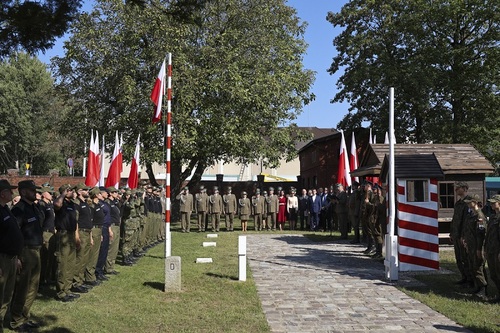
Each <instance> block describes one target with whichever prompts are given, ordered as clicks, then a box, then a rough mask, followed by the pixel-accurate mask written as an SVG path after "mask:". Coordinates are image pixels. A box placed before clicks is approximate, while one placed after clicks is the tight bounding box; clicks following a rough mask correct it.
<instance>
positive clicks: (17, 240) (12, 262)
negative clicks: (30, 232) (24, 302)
mask: <svg viewBox="0 0 500 333" xmlns="http://www.w3.org/2000/svg"><path fill="white" fill-rule="evenodd" d="M16 188H17V186H11V185H10V183H9V182H8V181H7V180H6V179H1V180H0V274H1V277H0V332H3V321H4V318H5V314H6V312H7V308H8V307H9V304H10V301H11V299H12V294H13V292H14V286H15V283H16V276H17V274H16V272H17V271H18V269H20V268H21V261H20V259H19V258H21V254H22V252H23V242H24V240H23V234H22V233H21V230H20V229H19V225H18V224H17V220H16V217H15V216H14V215H13V214H12V212H11V211H10V209H9V206H8V205H7V204H8V203H9V202H10V201H11V200H12V196H13V192H12V190H13V189H16ZM20 326H22V324H21V325H20ZM25 326H28V325H27V324H26V325H25ZM21 328H23V327H21Z"/></svg>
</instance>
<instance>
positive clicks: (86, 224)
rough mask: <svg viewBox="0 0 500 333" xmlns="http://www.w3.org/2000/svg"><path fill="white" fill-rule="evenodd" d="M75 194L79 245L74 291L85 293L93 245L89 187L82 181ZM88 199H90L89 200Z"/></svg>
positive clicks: (76, 187)
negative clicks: (86, 269)
mask: <svg viewBox="0 0 500 333" xmlns="http://www.w3.org/2000/svg"><path fill="white" fill-rule="evenodd" d="M75 190H76V194H77V195H78V197H77V199H76V200H75V203H76V209H77V210H78V228H77V233H78V236H77V238H78V239H79V240H80V246H78V247H77V248H76V260H75V275H74V277H73V288H72V289H71V290H72V291H74V292H79V293H85V292H87V288H85V287H84V285H83V282H84V280H85V267H87V265H88V263H89V260H90V251H91V248H92V245H93V240H92V220H93V216H92V208H90V205H89V202H87V200H89V192H88V190H89V187H88V186H86V185H85V184H83V183H79V184H78V185H76V186H75ZM89 201H90V200H89Z"/></svg>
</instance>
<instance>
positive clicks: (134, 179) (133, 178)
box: [127, 134, 141, 189]
mask: <svg viewBox="0 0 500 333" xmlns="http://www.w3.org/2000/svg"><path fill="white" fill-rule="evenodd" d="M140 140H141V135H140V134H139V136H138V137H137V144H136V145H135V152H134V158H133V159H132V165H131V166H130V175H129V176H128V182H127V186H128V187H129V188H130V189H135V188H137V185H138V184H139V166H140V165H141V162H140V160H139V150H140V148H141V141H140Z"/></svg>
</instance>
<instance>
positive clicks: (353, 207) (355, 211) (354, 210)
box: [348, 182, 361, 244]
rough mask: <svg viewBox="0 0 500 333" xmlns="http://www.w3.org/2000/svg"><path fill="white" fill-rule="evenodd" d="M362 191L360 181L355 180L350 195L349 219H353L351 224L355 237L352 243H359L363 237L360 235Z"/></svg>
mask: <svg viewBox="0 0 500 333" xmlns="http://www.w3.org/2000/svg"><path fill="white" fill-rule="evenodd" d="M360 193H361V191H360V190H359V183H358V182H354V183H353V184H352V191H351V194H350V195H349V203H348V205H349V219H350V220H351V226H352V228H353V229H354V239H353V240H352V241H351V244H358V243H359V242H360V241H361V239H360V237H359V236H360V235H359V210H360V205H361V203H360V200H359V196H360Z"/></svg>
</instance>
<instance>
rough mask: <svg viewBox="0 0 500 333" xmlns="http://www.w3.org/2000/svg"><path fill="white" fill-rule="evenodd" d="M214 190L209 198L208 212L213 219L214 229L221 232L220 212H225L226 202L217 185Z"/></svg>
mask: <svg viewBox="0 0 500 333" xmlns="http://www.w3.org/2000/svg"><path fill="white" fill-rule="evenodd" d="M213 192H214V193H213V194H212V195H211V196H210V197H209V200H208V212H209V214H210V220H211V221H212V231H214V232H219V224H220V214H222V213H223V212H224V203H223V201H222V197H221V196H220V195H219V188H218V187H217V186H214V189H213Z"/></svg>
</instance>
